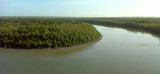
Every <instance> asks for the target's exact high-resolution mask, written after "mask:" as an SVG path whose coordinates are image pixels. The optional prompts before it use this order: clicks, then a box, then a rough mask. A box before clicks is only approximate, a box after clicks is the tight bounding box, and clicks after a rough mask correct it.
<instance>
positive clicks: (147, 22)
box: [77, 17, 160, 37]
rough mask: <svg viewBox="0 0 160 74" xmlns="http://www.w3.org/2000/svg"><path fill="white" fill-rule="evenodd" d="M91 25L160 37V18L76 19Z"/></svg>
mask: <svg viewBox="0 0 160 74" xmlns="http://www.w3.org/2000/svg"><path fill="white" fill-rule="evenodd" d="M77 20H79V21H83V22H88V23H91V24H97V25H103V26H109V27H120V28H125V29H128V28H130V29H135V30H141V31H142V30H143V31H145V32H149V33H151V34H153V35H155V36H158V37H160V18H153V17H152V18H151V17H150V18H149V17H148V18H145V17H114V18H77Z"/></svg>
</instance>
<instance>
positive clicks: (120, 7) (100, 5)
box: [0, 0, 160, 17]
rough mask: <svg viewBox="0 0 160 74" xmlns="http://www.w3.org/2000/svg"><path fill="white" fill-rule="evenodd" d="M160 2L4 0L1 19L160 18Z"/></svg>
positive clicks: (1, 4)
mask: <svg viewBox="0 0 160 74" xmlns="http://www.w3.org/2000/svg"><path fill="white" fill-rule="evenodd" d="M159 3H160V0H0V16H63V17H160V9H159V8H160V4H159Z"/></svg>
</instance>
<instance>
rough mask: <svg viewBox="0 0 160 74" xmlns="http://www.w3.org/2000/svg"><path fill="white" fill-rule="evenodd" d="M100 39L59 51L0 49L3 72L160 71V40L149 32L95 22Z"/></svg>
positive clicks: (105, 73)
mask: <svg viewBox="0 0 160 74" xmlns="http://www.w3.org/2000/svg"><path fill="white" fill-rule="evenodd" d="M94 26H95V27H96V28H97V30H99V32H101V34H102V35H103V38H102V39H101V41H99V42H97V43H95V44H93V45H92V46H89V47H86V48H83V49H82V50H79V51H75V52H71V53H67V54H59V55H54V54H53V55H43V54H32V53H25V51H23V52H2V51H0V74H160V41H159V39H158V38H155V37H153V36H152V35H150V34H143V33H141V32H137V33H133V32H129V31H127V30H124V29H118V28H109V27H104V26H96V25H94Z"/></svg>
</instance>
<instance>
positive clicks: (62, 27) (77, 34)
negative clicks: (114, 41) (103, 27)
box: [0, 17, 100, 49]
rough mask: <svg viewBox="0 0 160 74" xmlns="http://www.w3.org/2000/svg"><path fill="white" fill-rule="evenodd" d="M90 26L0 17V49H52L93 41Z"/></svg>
mask: <svg viewBox="0 0 160 74" xmlns="http://www.w3.org/2000/svg"><path fill="white" fill-rule="evenodd" d="M99 36H100V33H99V32H98V31H97V30H96V28H94V27H93V26H92V25H90V24H87V23H84V22H78V21H73V20H68V19H63V18H42V17H1V18H0V47H5V48H27V49H28V48H56V47H66V46H71V45H75V44H80V43H85V42H89V41H92V40H95V39H96V38H98V37H99Z"/></svg>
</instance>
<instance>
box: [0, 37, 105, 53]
mask: <svg viewBox="0 0 160 74" xmlns="http://www.w3.org/2000/svg"><path fill="white" fill-rule="evenodd" d="M101 39H102V35H100V36H99V37H98V38H97V39H95V40H93V41H90V42H87V43H82V44H77V45H73V46H69V47H58V48H44V49H30V50H26V49H14V48H0V51H2V52H26V53H27V52H28V53H32V54H40V55H50V54H67V53H71V52H74V51H80V50H81V49H82V48H85V47H88V46H90V45H92V44H94V43H96V42H98V41H100V40H101Z"/></svg>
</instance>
